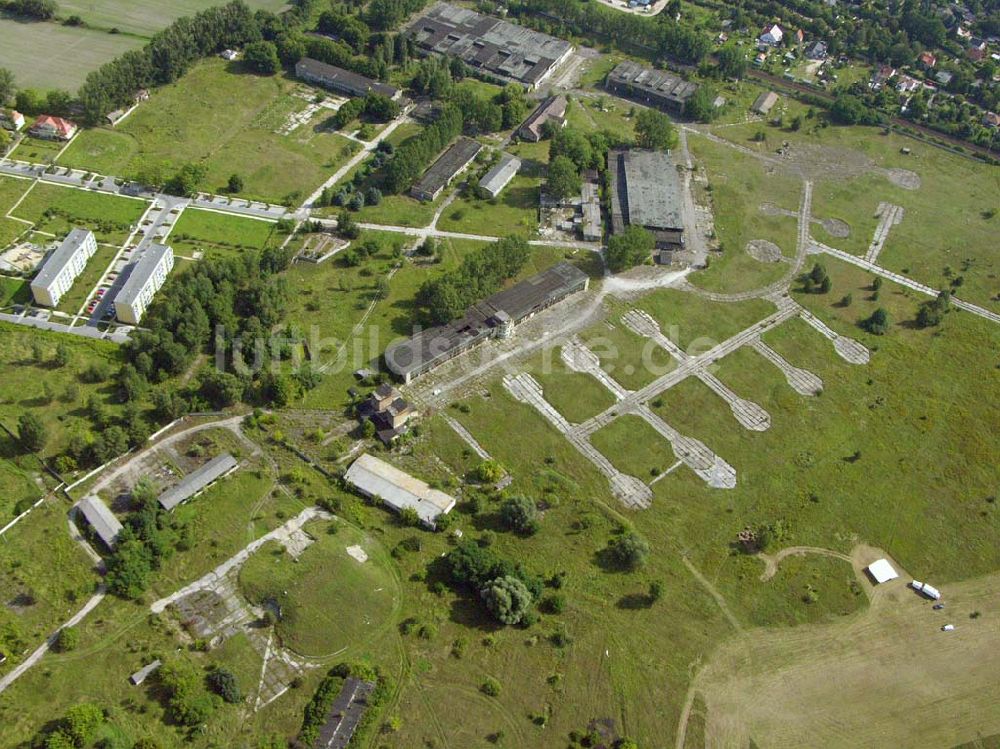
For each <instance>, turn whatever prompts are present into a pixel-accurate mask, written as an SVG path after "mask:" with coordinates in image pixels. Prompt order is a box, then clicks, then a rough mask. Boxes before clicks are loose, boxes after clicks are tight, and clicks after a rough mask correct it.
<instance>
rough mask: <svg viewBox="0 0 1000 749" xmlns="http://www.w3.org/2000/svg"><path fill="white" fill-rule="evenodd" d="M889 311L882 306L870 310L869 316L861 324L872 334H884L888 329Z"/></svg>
mask: <svg viewBox="0 0 1000 749" xmlns="http://www.w3.org/2000/svg"><path fill="white" fill-rule="evenodd" d="M890 324H891V322H890V320H889V312H888V311H887V310H886V309H885V308H884V307H879V308H878V309H877V310H875V311H874V312H872V315H871V317H869V318H868V319H866V320H865V321H864V322H862V323H861V326H862V327H863V328H864V329H865V330H867V331H868V332H869V333H872V334H874V335H885V334H886V333H887V332H888V331H889V325H890Z"/></svg>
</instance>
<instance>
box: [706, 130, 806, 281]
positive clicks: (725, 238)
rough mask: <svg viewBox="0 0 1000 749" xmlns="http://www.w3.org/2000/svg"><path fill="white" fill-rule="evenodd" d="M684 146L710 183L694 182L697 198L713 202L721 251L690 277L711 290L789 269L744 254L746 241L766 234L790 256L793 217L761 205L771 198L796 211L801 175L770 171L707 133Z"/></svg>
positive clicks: (774, 278) (774, 275) (768, 277)
mask: <svg viewBox="0 0 1000 749" xmlns="http://www.w3.org/2000/svg"><path fill="white" fill-rule="evenodd" d="M720 132H724V130H723V131H720ZM688 147H689V148H690V149H691V153H692V156H693V157H694V158H695V159H696V161H697V163H699V164H701V165H702V166H704V168H705V171H706V173H707V177H708V188H705V187H704V186H702V185H699V183H697V182H696V183H694V184H695V190H696V195H697V197H696V199H697V200H698V202H700V203H708V202H710V203H711V204H712V206H713V208H714V215H715V232H716V234H717V235H718V239H719V244H720V247H721V249H722V256H721V257H716V256H713V257H712V258H711V265H710V266H709V268H708V269H706V270H704V271H701V272H699V273H697V274H695V275H694V276H692V278H691V281H692V283H694V284H696V285H698V286H701V287H703V288H706V289H709V290H711V291H722V292H732V293H735V292H740V291H747V290H750V289H755V288H758V287H760V286H765V285H767V284H769V283H773V282H774V281H777V280H778V279H780V278H781V277H782V276H783V275H784V274H785V273H786V272H787V270H788V265H787V263H784V262H778V263H762V262H760V261H758V260H755V259H754V258H752V257H751V256H750V255H749V254H747V252H746V245H747V242H749V241H751V240H754V239H764V240H768V241H770V242H773V243H774V244H776V245H777V246H778V247H779V249H780V250H781V252H782V255H783V256H785V257H786V258H791V257H794V255H795V242H796V222H795V219H794V218H791V217H788V216H769V215H766V214H765V213H764V212H763V211H761V205H762V204H764V203H772V204H774V205H776V206H778V207H779V208H783V209H786V210H790V211H797V210H798V206H799V198H800V195H801V192H802V184H801V180H797V179H795V178H793V177H790V176H785V175H781V174H776V173H769V172H767V171H765V169H764V167H763V166H762V165H761V164H760V162H759V161H757V160H756V159H754V158H753V157H752V156H747V155H745V154H742V153H739V152H738V151H735V150H734V149H732V148H729V147H727V146H725V145H722V144H719V143H715V142H713V141H710V140H708V139H707V138H703V137H699V136H696V135H690V136H689V137H688ZM708 189H710V192H709V191H707V190H708Z"/></svg>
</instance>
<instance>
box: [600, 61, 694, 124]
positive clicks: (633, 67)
mask: <svg viewBox="0 0 1000 749" xmlns="http://www.w3.org/2000/svg"><path fill="white" fill-rule="evenodd" d="M604 87H605V88H606V89H607V90H608V91H610V92H611V93H613V94H616V95H618V96H622V97H624V98H626V99H632V100H633V101H638V102H642V103H643V104H650V105H652V106H654V107H657V108H659V109H664V110H666V111H668V112H673V113H674V114H683V113H684V106H685V105H686V104H687V100H688V99H690V98H691V97H692V96H694V92H695V91H697V90H698V84H697V83H692V82H691V81H686V80H684V79H683V78H681V77H680V76H679V75H677V74H676V73H671V72H670V71H667V70H655V69H653V68H647V67H646V66H644V65H640V64H639V63H637V62H632V61H631V60H626V61H625V62H621V63H619V64H618V65H617V66H616V67H615V69H614V70H612V71H611V72H610V73H608V77H607V79H606V80H605V81H604Z"/></svg>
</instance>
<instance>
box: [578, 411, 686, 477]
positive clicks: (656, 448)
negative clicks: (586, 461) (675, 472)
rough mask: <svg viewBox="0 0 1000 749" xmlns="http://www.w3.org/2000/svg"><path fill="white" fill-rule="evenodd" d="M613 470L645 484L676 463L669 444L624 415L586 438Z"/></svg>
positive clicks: (646, 426)
mask: <svg viewBox="0 0 1000 749" xmlns="http://www.w3.org/2000/svg"><path fill="white" fill-rule="evenodd" d="M590 442H591V444H592V445H593V446H594V447H596V448H597V449H598V450H599V451H600V452H601V453H602V454H603V455H604V457H606V458H607V459H608V460H610V461H611V462H612V463H613V464H614V466H615V468H617V469H618V470H619V471H621V472H623V473H627V474H629V475H630V476H635V477H636V478H637V479H639V480H640V481H646V482H649V481H651V480H652V479H653V478H655V477H656V476H658V475H659V474H661V473H663V471H665V470H667V469H668V468H670V466H672V465H673V464H674V462H675V461H676V460H677V459H676V457H675V456H674V451H673V448H671V446H670V443H669V442H667V441H666V440H665V439H663V437H661V436H660V434H659V432H657V431H656V430H655V429H653V427H651V426H650V425H649V424H647V423H646V422H645V420H644V419H641V418H640V417H638V416H633V415H632V414H625V415H624V416H620V417H618V418H617V419H615V420H614V421H612V422H611V423H610V424H608V425H607V426H606V427H602V428H601V429H598V430H597V431H596V432H594V433H593V434H592V435H591V436H590Z"/></svg>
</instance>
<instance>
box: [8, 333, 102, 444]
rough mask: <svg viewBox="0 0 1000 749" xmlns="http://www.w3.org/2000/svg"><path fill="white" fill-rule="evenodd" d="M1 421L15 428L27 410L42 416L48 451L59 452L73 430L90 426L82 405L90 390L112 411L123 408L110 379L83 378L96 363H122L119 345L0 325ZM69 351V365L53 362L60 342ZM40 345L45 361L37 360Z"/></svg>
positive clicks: (90, 392)
mask: <svg viewBox="0 0 1000 749" xmlns="http://www.w3.org/2000/svg"><path fill="white" fill-rule="evenodd" d="M0 331H2V335H0V368H2V369H3V372H4V377H3V378H2V380H0V419H2V420H3V422H4V424H6V425H7V426H8V427H9V428H11V429H16V425H17V420H18V418H19V417H20V415H21V414H22V413H24V412H25V411H26V410H27V411H31V412H33V413H35V414H37V415H38V416H39V418H41V419H42V421H43V423H44V424H45V426H46V427H47V431H48V435H49V440H48V444H47V445H46V447H45V449H44V454H45V455H54V454H56V453H58V452H59V451H60V450H61V449H62V448H63V447H65V445H66V441H67V439H68V436H69V434H71V433H72V432H74V431H80V430H87V429H89V428H90V420H89V418H87V417H86V415H85V413H84V410H83V406H84V404H85V403H86V402H87V399H88V398H89V397H90V395H91V394H93V393H96V394H98V395H99V396H100V397H102V398H103V399H104V401H105V402H106V404H107V405H108V406H109V409H110V410H111V411H112V412H114V411H116V410H117V409H118V406H117V404H116V403H115V402H114V401H115V400H116V399H113V398H112V397H111V396H112V394H113V393H114V386H113V385H112V383H110V382H103V383H97V384H88V383H84V382H82V381H81V380H80V372H81V371H82V370H84V369H85V368H86V367H88V366H89V365H90V364H91V363H93V362H103V363H105V364H107V365H108V367H109V370H112V371H113V369H114V367H115V366H117V357H118V355H119V353H118V347H117V346H115V345H114V344H111V343H106V342H104V341H94V340H90V339H86V338H79V337H76V336H64V335H59V334H58V333H50V332H46V331H41V330H35V329H33V328H25V327H22V326H19V325H11V324H9V323H2V324H0ZM60 343H61V344H64V345H66V346H68V347H69V349H70V358H71V361H70V363H69V364H68V365H67V366H65V367H57V366H56V365H55V363H54V362H53V361H52V359H53V357H54V356H55V349H56V346H57V345H58V344H60ZM35 345H38V346H39V347H40V349H41V352H42V354H43V356H44V361H42V362H37V361H35V359H34V353H33V350H32V349H33V347H34V346H35Z"/></svg>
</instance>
